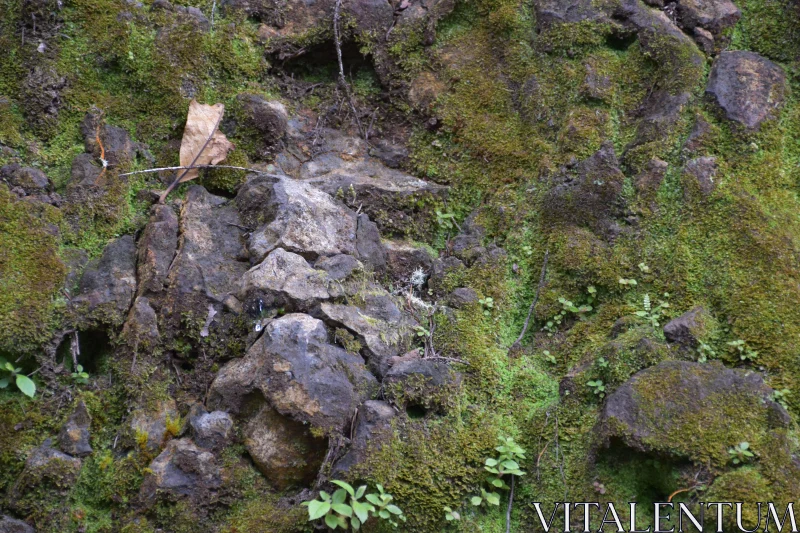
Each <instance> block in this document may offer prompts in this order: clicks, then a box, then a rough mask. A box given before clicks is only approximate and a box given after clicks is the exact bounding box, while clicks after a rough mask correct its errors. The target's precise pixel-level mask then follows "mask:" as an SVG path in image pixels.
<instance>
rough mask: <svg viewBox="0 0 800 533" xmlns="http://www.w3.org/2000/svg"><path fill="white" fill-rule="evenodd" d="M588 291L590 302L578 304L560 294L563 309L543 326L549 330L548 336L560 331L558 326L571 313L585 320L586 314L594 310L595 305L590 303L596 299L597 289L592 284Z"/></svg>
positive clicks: (559, 299) (559, 301)
mask: <svg viewBox="0 0 800 533" xmlns="http://www.w3.org/2000/svg"><path fill="white" fill-rule="evenodd" d="M590 289H591V290H590ZM587 291H588V292H589V296H588V297H587V300H588V302H587V303H585V304H576V303H574V302H571V301H570V300H567V299H566V298H564V297H563V296H559V298H558V303H559V304H561V311H559V312H558V313H557V314H556V315H554V316H553V318H551V319H550V320H548V321H547V322H545V324H544V326H543V327H542V330H544V331H547V336H548V337H552V336H553V334H555V333H556V332H557V331H558V327H559V326H560V325H561V323H562V322H563V321H564V319H565V318H566V317H567V315H568V314H569V313H573V314H576V315H578V318H579V319H580V320H583V319H584V317H585V316H586V314H588V313H590V312H591V311H592V310H593V307H592V306H591V305H589V304H590V303H591V302H593V301H594V295H595V294H596V293H597V290H596V289H595V288H594V287H592V286H590V287H589V288H587Z"/></svg>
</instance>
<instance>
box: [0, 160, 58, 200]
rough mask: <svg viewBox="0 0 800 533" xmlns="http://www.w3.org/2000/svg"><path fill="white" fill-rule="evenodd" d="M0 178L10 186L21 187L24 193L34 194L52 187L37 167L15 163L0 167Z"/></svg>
mask: <svg viewBox="0 0 800 533" xmlns="http://www.w3.org/2000/svg"><path fill="white" fill-rule="evenodd" d="M0 179H2V180H3V181H5V182H6V183H8V184H9V185H10V186H11V187H22V189H23V190H24V191H25V194H35V193H38V192H44V191H49V190H52V188H53V185H52V183H50V180H49V179H48V178H47V176H46V175H45V173H44V172H42V171H41V170H39V169H38V168H33V167H23V166H20V165H18V164H15V163H12V164H10V165H5V166H3V167H0Z"/></svg>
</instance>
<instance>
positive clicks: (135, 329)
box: [122, 296, 161, 349]
mask: <svg viewBox="0 0 800 533" xmlns="http://www.w3.org/2000/svg"><path fill="white" fill-rule="evenodd" d="M122 338H123V339H125V342H126V344H128V345H129V346H131V347H134V348H135V349H138V348H144V349H147V348H151V347H153V346H155V345H157V344H158V342H159V340H160V338H161V336H160V334H159V332H158V316H157V315H156V312H155V310H154V309H153V308H152V307H151V306H150V300H149V299H148V298H147V297H145V296H137V297H136V299H135V300H134V301H133V306H132V307H131V310H130V313H128V318H127V320H125V325H124V326H123V328H122Z"/></svg>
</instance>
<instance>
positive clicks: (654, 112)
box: [626, 91, 690, 150]
mask: <svg viewBox="0 0 800 533" xmlns="http://www.w3.org/2000/svg"><path fill="white" fill-rule="evenodd" d="M689 99H690V94H689V93H688V92H682V93H679V94H676V95H673V94H670V93H669V92H668V91H653V92H652V93H651V94H650V95H649V96H648V97H647V98H645V99H644V101H643V102H642V103H641V105H640V106H639V109H637V110H636V112H635V114H634V117H635V118H638V125H637V128H636V138H635V140H634V141H633V142H632V143H631V144H630V145H629V146H628V147H627V148H626V150H631V149H632V148H635V147H637V146H641V145H643V144H646V143H649V142H653V141H658V140H660V139H663V138H664V137H665V136H666V135H667V134H668V132H669V131H671V130H672V128H673V127H674V126H675V124H676V123H677V122H678V118H680V115H681V112H682V111H683V109H684V108H685V107H686V105H687V104H688V103H689Z"/></svg>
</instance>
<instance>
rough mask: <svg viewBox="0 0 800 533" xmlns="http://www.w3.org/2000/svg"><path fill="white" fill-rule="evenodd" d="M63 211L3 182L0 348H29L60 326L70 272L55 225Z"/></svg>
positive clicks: (0, 192) (0, 195) (0, 201)
mask: <svg viewBox="0 0 800 533" xmlns="http://www.w3.org/2000/svg"><path fill="white" fill-rule="evenodd" d="M59 215H60V214H59V213H58V211H57V210H56V209H54V208H51V207H50V206H45V205H42V204H34V203H29V202H23V201H18V200H16V197H15V196H14V195H13V194H11V193H10V192H9V191H8V189H7V188H6V187H5V186H3V185H0V250H2V252H0V353H6V354H22V353H26V352H30V351H32V350H34V349H36V348H37V347H39V345H41V344H42V343H44V342H45V341H47V340H49V338H50V336H51V334H52V332H53V331H54V330H55V328H56V327H57V325H58V321H59V317H58V314H59V310H60V309H63V306H64V302H63V301H62V300H60V299H59V297H58V292H59V290H60V289H61V287H62V286H63V283H64V277H65V275H66V268H65V267H64V265H63V264H62V263H61V261H60V260H59V259H58V244H59V243H58V238H57V237H56V235H54V230H53V226H52V224H53V223H54V222H58V220H59Z"/></svg>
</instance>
